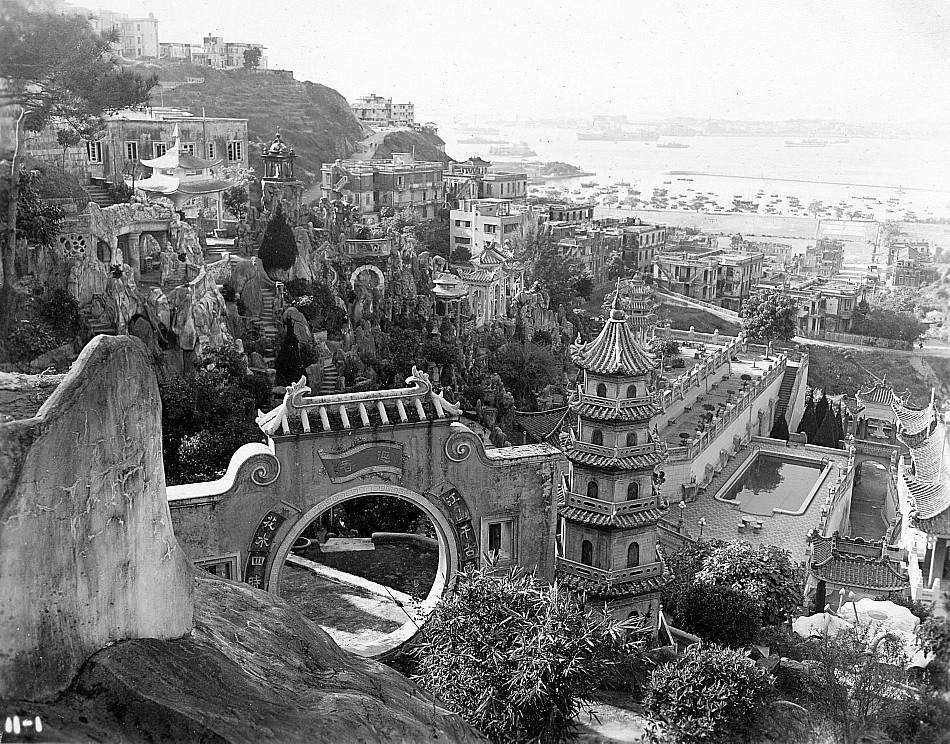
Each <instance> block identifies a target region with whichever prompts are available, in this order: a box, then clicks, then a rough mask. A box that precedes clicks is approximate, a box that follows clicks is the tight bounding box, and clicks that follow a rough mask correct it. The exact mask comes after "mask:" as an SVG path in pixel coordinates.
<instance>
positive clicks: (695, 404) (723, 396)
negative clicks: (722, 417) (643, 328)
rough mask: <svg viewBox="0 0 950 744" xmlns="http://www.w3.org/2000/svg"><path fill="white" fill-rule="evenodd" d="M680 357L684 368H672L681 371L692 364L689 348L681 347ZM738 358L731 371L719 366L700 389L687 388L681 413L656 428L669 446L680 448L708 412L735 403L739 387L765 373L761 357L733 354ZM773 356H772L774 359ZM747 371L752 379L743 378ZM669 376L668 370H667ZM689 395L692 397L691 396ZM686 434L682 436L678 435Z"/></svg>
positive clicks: (719, 409) (749, 354)
mask: <svg viewBox="0 0 950 744" xmlns="http://www.w3.org/2000/svg"><path fill="white" fill-rule="evenodd" d="M716 348H717V347H714V346H710V345H707V350H713V349H716ZM684 351H685V356H684V353H683V352H681V353H680V356H681V357H683V358H685V359H686V361H687V365H688V366H687V367H686V369H685V370H684V369H682V368H680V369H678V370H675V371H676V372H679V373H680V374H682V373H683V372H685V371H688V370H689V368H690V367H691V366H693V363H694V360H693V358H692V356H693V352H694V350H693V349H685V350H684ZM737 357H738V360H737V361H734V362H732V364H731V371H727V369H726V368H725V367H723V368H722V371H721V374H717V375H714V376H712V377H710V378H709V379H708V380H707V381H706V382H705V383H704V384H703V386H702V387H701V388H697V389H696V390H694V391H690V395H691V398H690V399H689V400H687V402H686V405H685V407H684V409H683V411H682V413H680V414H678V415H677V416H676V418H675V420H674V421H672V422H671V423H669V424H667V425H666V426H664V427H663V428H661V429H660V430H659V434H660V438H661V439H662V440H663V441H665V442H666V444H667V445H668V446H670V447H681V446H682V445H683V444H684V443H686V442H689V441H690V440H691V439H693V438H695V437H696V430H697V429H698V428H699V425H700V422H704V421H705V420H706V419H708V418H709V414H711V413H720V414H721V413H723V412H725V410H726V406H727V405H728V404H729V403H732V402H735V401H736V400H737V399H738V397H739V394H740V392H741V391H742V389H743V386H744V385H746V384H748V383H750V382H753V381H755V380H758V379H759V378H761V377H763V376H764V375H765V374H766V372H767V371H768V370H767V369H766V367H767V362H766V359H765V357H763V356H762V355H761V354H756V353H754V352H748V353H746V352H742V353H740V354H738V355H737ZM774 358H775V357H772V359H773V360H774ZM745 374H748V375H749V376H750V377H751V378H752V380H750V381H745V380H743V379H742V375H745ZM667 375H669V372H667ZM692 396H695V398H693V397H692ZM684 434H685V435H687V436H682V435H684Z"/></svg>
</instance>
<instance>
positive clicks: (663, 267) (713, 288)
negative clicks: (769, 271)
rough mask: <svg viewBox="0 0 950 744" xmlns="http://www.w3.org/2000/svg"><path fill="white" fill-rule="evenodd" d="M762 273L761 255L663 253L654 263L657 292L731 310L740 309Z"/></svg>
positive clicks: (763, 270) (706, 252)
mask: <svg viewBox="0 0 950 744" xmlns="http://www.w3.org/2000/svg"><path fill="white" fill-rule="evenodd" d="M764 272H765V257H764V256H763V255H762V254H761V253H736V252H724V251H719V250H713V251H705V252H703V253H699V254H690V253H686V252H683V253H673V252H665V253H660V254H658V255H657V256H656V257H655V259H654V261H653V278H654V280H655V281H656V283H657V286H658V287H659V288H660V289H664V290H668V291H670V292H676V293H677V294H681V295H685V296H687V297H692V298H694V299H697V300H705V301H706V302H715V303H716V304H718V305H722V306H723V307H725V308H728V309H730V310H739V309H740V307H741V306H742V302H743V301H744V300H745V298H747V297H748V296H749V294H750V293H751V292H752V288H753V287H754V286H755V285H756V284H758V283H759V282H760V280H761V279H762V277H763V275H764Z"/></svg>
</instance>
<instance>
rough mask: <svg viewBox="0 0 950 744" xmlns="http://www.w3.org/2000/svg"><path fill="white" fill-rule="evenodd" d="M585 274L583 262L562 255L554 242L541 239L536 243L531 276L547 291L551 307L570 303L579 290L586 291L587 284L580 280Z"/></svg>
mask: <svg viewBox="0 0 950 744" xmlns="http://www.w3.org/2000/svg"><path fill="white" fill-rule="evenodd" d="M529 249H530V244H529ZM585 276H586V271H585V270H584V264H582V263H581V262H580V260H579V259H577V258H574V257H573V256H564V255H562V254H561V251H560V249H559V248H558V246H557V244H556V243H553V242H551V241H543V242H540V243H538V244H537V258H536V259H535V260H534V268H533V271H532V277H531V278H532V279H533V280H534V281H536V282H538V284H540V285H541V288H542V289H544V290H545V291H546V292H547V293H548V295H549V296H550V298H551V304H550V307H551V308H552V309H556V308H557V307H559V306H560V305H570V304H571V302H572V301H573V300H574V298H575V297H577V296H578V295H579V294H580V293H581V292H580V290H584V291H587V289H588V285H587V284H586V283H584V282H583V281H582V280H583V279H584V278H585Z"/></svg>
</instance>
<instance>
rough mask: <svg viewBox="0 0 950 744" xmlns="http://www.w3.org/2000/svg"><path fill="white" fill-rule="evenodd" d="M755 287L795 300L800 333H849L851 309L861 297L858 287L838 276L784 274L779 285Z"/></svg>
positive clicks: (762, 283)
mask: <svg viewBox="0 0 950 744" xmlns="http://www.w3.org/2000/svg"><path fill="white" fill-rule="evenodd" d="M758 286H760V287H763V288H772V289H777V290H778V291H780V292H782V293H783V294H785V295H788V296H789V297H792V298H794V299H795V300H796V301H797V302H798V321H797V322H798V332H799V333H800V334H801V335H803V336H815V335H818V334H821V333H822V332H829V333H849V332H850V331H851V323H852V322H853V319H854V311H855V308H856V307H857V306H858V303H859V302H860V301H861V300H862V299H864V290H863V288H862V287H861V286H859V285H857V284H855V283H853V282H849V281H845V280H842V279H825V278H823V277H792V278H787V277H786V278H784V279H783V281H782V282H781V283H780V284H774V283H770V282H760V283H759V285H758Z"/></svg>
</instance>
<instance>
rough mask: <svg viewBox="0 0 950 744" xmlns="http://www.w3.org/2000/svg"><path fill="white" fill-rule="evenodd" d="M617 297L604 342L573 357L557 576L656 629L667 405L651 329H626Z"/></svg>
mask: <svg viewBox="0 0 950 744" xmlns="http://www.w3.org/2000/svg"><path fill="white" fill-rule="evenodd" d="M641 288H642V285H641ZM619 294H620V293H619V291H618V292H617V295H615V297H614V300H613V304H612V306H611V310H610V316H609V317H608V319H607V322H606V323H605V324H604V327H603V329H602V330H601V332H600V335H598V336H597V338H596V339H594V340H593V341H591V342H590V343H587V344H580V345H577V346H574V347H573V348H572V352H573V361H574V364H575V365H576V366H577V367H578V368H579V369H580V374H579V376H578V378H577V384H576V387H575V388H574V390H573V391H572V392H571V397H570V403H569V405H570V409H571V411H572V413H573V414H574V415H575V416H576V425H575V426H574V427H573V428H571V429H569V430H568V431H567V432H566V433H564V434H562V435H561V447H562V449H563V450H564V453H565V455H567V458H568V460H569V461H570V468H569V472H568V474H567V476H566V477H565V478H564V480H563V483H562V488H561V498H560V499H559V505H558V522H559V525H558V526H559V529H558V540H557V563H556V573H557V576H558V578H559V579H560V580H561V581H562V582H564V583H565V584H567V585H568V586H570V587H572V588H573V589H575V590H578V591H583V592H586V593H587V596H588V597H589V598H590V599H591V600H593V601H594V602H596V603H598V604H599V605H600V606H603V604H604V603H606V606H607V609H608V611H609V612H610V614H611V615H613V616H614V617H615V618H617V619H621V620H625V619H627V618H629V617H631V616H634V615H638V616H640V617H642V618H643V619H644V620H645V623H646V625H647V627H649V628H652V629H656V627H657V625H658V622H659V592H660V589H661V588H662V586H663V583H664V581H665V578H664V566H663V561H662V559H661V557H660V555H659V553H658V552H657V542H658V539H657V523H658V522H659V520H660V517H661V516H662V513H661V511H660V499H659V494H658V492H657V491H656V490H655V489H654V477H653V473H654V469H655V468H656V466H657V465H659V464H660V463H661V462H662V461H663V446H662V444H661V443H660V442H658V441H657V440H656V439H655V438H654V436H653V434H652V431H651V429H652V426H651V422H652V419H653V417H654V416H656V415H658V414H659V413H660V412H661V410H662V406H661V404H660V400H659V397H658V396H657V394H656V387H655V385H656V378H657V374H658V373H657V371H656V362H655V361H654V360H653V359H652V358H651V357H650V355H649V354H648V353H647V352H646V350H645V349H644V347H643V342H644V338H643V333H644V332H645V326H642V327H640V325H639V324H637V320H636V317H634V318H631V320H630V322H628V319H627V315H626V313H625V312H624V311H623V310H621V309H620V298H619ZM633 304H634V308H632V309H633V312H634V314H635V315H636V314H637V311H638V306H637V304H636V303H633ZM641 309H643V310H646V309H647V308H641ZM631 324H632V325H634V327H635V328H636V331H635V330H634V329H632V328H631Z"/></svg>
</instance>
